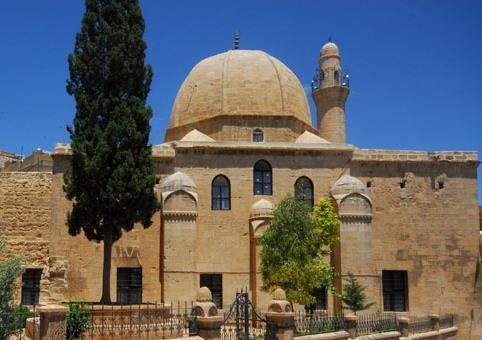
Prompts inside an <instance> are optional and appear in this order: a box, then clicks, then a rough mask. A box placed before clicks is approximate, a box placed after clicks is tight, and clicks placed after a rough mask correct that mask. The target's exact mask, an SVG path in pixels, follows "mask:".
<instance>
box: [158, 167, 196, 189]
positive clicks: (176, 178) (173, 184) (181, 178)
mask: <svg viewBox="0 0 482 340" xmlns="http://www.w3.org/2000/svg"><path fill="white" fill-rule="evenodd" d="M177 190H186V191H196V185H195V184H194V182H193V181H192V179H191V178H190V177H189V176H188V175H186V174H184V173H182V172H179V171H178V172H176V173H174V174H172V175H169V176H168V177H167V178H166V179H165V180H164V182H162V191H177Z"/></svg>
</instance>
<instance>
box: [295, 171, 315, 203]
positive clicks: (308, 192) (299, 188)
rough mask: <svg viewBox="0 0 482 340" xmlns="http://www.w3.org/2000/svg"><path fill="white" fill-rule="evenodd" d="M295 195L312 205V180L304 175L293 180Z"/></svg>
mask: <svg viewBox="0 0 482 340" xmlns="http://www.w3.org/2000/svg"><path fill="white" fill-rule="evenodd" d="M295 197H296V198H297V199H299V200H301V201H303V202H305V203H306V204H308V205H309V206H310V207H313V203H314V199H313V182H312V181H311V179H309V178H308V177H306V176H303V177H300V178H298V179H297V180H296V182H295Z"/></svg>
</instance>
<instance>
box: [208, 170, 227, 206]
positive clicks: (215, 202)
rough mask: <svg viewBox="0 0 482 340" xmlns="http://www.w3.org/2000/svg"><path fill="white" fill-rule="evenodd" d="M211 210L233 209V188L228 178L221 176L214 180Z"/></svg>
mask: <svg viewBox="0 0 482 340" xmlns="http://www.w3.org/2000/svg"><path fill="white" fill-rule="evenodd" d="M211 209H212V210H229V209H231V188H230V184H229V180H228V178H227V177H226V176H223V175H219V176H216V177H214V179H213V182H212V185H211Z"/></svg>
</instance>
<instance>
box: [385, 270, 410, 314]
mask: <svg viewBox="0 0 482 340" xmlns="http://www.w3.org/2000/svg"><path fill="white" fill-rule="evenodd" d="M382 284H383V309H384V311H386V312H387V311H391V312H405V311H407V307H408V303H407V302H408V284H407V271H405V270H384V271H383V272H382Z"/></svg>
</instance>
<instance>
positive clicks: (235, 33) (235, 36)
mask: <svg viewBox="0 0 482 340" xmlns="http://www.w3.org/2000/svg"><path fill="white" fill-rule="evenodd" d="M234 49H235V50H239V31H236V32H234Z"/></svg>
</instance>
